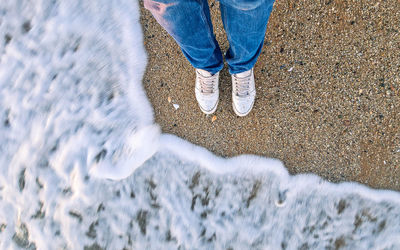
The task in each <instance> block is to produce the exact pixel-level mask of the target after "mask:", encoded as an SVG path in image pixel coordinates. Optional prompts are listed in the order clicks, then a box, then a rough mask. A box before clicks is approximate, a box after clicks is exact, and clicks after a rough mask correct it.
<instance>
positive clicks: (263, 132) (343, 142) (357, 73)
mask: <svg viewBox="0 0 400 250" xmlns="http://www.w3.org/2000/svg"><path fill="white" fill-rule="evenodd" d="M209 3H210V7H211V13H212V19H213V24H214V32H215V34H216V37H217V40H218V41H219V43H220V46H221V49H222V50H223V51H226V50H227V48H228V46H229V44H228V42H227V40H226V36H225V32H224V29H223V26H222V22H221V20H220V12H219V2H215V1H210V2H209ZM140 4H141V12H142V17H141V23H142V25H143V31H144V37H145V46H146V49H147V53H148V65H147V71H146V74H145V76H144V79H143V84H144V86H145V89H146V91H147V95H148V97H149V99H150V101H151V103H152V105H153V107H154V113H155V119H156V122H157V123H158V124H159V125H160V126H161V128H162V130H163V132H165V133H172V134H175V135H177V136H180V137H182V138H184V139H186V140H188V141H190V142H192V143H195V144H198V145H201V146H203V147H206V148H207V149H209V150H210V151H212V152H214V153H215V154H217V155H221V156H226V157H231V156H235V155H239V154H256V155H261V156H265V157H273V158H278V159H280V160H282V161H283V162H284V164H285V165H286V167H287V168H288V170H289V172H290V173H292V174H298V173H314V174H317V175H319V176H321V177H323V178H325V179H327V180H329V181H333V182H342V181H356V182H359V183H362V184H365V185H368V186H370V187H373V188H385V189H393V190H400V90H399V89H400V5H399V4H398V3H397V1H376V2H371V1H351V2H350V1H335V0H325V1H313V2H310V1H305V0H301V1H293V0H288V1H283V0H281V1H279V0H278V1H277V2H276V3H275V6H274V10H273V12H272V14H271V18H270V21H269V24H268V30H267V34H266V38H265V42H264V48H263V51H262V53H261V56H260V57H259V60H258V62H257V64H256V66H255V77H256V88H257V97H256V103H255V106H254V108H253V111H252V112H251V113H250V114H249V115H248V116H246V117H244V118H242V117H238V116H236V115H235V114H234V112H233V110H232V104H231V80H230V75H229V73H228V70H227V67H225V68H224V69H223V71H222V72H221V76H220V102H219V106H218V109H217V111H216V113H215V117H214V119H213V116H212V115H210V116H206V115H204V114H203V113H201V111H200V109H199V108H198V106H197V102H196V100H195V97H194V80H195V72H194V69H193V68H192V67H191V65H190V64H189V62H187V60H186V59H185V58H184V56H183V54H182V53H181V51H180V49H179V47H178V46H177V45H176V43H175V42H174V40H173V39H172V38H171V37H170V36H169V35H168V34H167V33H166V32H165V31H164V30H163V29H162V28H161V26H160V25H159V24H158V23H157V22H156V21H155V20H154V18H153V17H152V16H151V14H150V13H149V11H147V10H145V9H144V8H143V1H140ZM225 66H226V65H225ZM169 101H171V102H169ZM173 104H178V105H179V108H178V109H177V110H176V109H175V108H174V106H173Z"/></svg>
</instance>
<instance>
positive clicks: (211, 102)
mask: <svg viewBox="0 0 400 250" xmlns="http://www.w3.org/2000/svg"><path fill="white" fill-rule="evenodd" d="M218 81H219V72H217V73H215V74H214V75H212V74H211V73H210V72H208V71H206V70H202V69H196V87H195V94H196V100H197V102H198V103H199V106H200V109H201V111H203V113H205V114H207V115H209V114H212V113H214V112H215V110H217V105H218V99H219V90H218Z"/></svg>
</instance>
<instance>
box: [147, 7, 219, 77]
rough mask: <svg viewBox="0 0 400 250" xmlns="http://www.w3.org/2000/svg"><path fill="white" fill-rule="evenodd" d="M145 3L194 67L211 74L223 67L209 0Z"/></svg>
mask: <svg viewBox="0 0 400 250" xmlns="http://www.w3.org/2000/svg"><path fill="white" fill-rule="evenodd" d="M144 6H145V8H146V9H148V10H150V12H151V13H152V14H153V16H154V17H155V18H156V20H157V21H158V23H159V24H160V25H161V26H162V27H163V28H164V29H165V30H166V31H167V32H168V33H169V34H170V35H171V36H172V37H173V38H174V39H175V41H176V42H177V43H178V45H179V46H180V47H181V50H182V52H183V54H184V55H185V57H186V58H187V59H188V60H189V62H190V63H191V64H192V65H193V67H194V68H197V69H203V70H206V71H208V72H210V73H211V74H215V73H217V72H218V71H220V70H221V69H222V68H223V65H224V64H223V59H222V54H221V51H220V48H219V46H218V43H217V41H216V39H215V36H214V33H213V29H212V23H211V18H210V11H209V7H208V3H207V0H144Z"/></svg>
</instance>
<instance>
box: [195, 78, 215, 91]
mask: <svg viewBox="0 0 400 250" xmlns="http://www.w3.org/2000/svg"><path fill="white" fill-rule="evenodd" d="M198 78H199V83H200V91H201V93H203V94H212V93H214V85H215V83H216V79H215V77H214V75H213V76H210V77H204V76H202V75H201V74H198Z"/></svg>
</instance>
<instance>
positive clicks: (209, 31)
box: [200, 4, 216, 49]
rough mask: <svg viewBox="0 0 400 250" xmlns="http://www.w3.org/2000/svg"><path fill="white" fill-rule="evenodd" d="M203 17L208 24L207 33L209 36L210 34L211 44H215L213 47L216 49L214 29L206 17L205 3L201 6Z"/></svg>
mask: <svg viewBox="0 0 400 250" xmlns="http://www.w3.org/2000/svg"><path fill="white" fill-rule="evenodd" d="M200 16H201V18H202V19H203V22H204V23H205V24H207V29H208V34H207V36H208V39H209V40H210V42H211V44H212V45H213V48H214V49H215V48H216V45H215V42H214V39H213V32H212V30H211V28H210V24H209V23H208V21H207V17H206V15H205V14H204V4H202V6H201V15H200Z"/></svg>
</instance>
